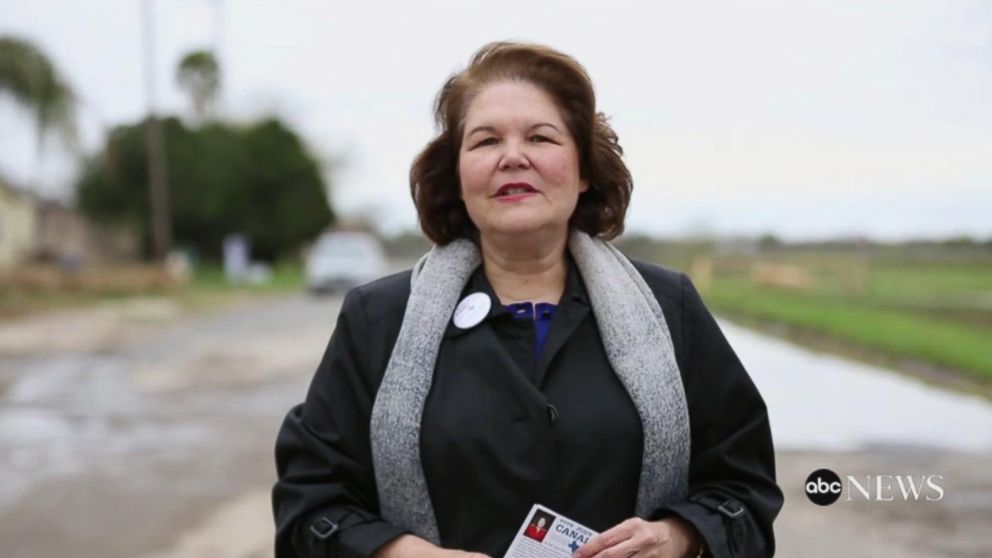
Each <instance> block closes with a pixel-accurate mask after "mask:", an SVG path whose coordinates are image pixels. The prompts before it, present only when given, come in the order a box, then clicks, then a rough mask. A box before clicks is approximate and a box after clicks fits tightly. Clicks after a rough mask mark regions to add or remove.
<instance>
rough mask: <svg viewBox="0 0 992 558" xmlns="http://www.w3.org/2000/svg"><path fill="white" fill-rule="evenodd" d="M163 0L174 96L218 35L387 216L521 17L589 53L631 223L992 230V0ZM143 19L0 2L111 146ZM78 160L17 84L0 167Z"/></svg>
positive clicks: (131, 112)
mask: <svg viewBox="0 0 992 558" xmlns="http://www.w3.org/2000/svg"><path fill="white" fill-rule="evenodd" d="M152 4H153V6H154V12H155V14H156V24H157V25H156V33H157V35H156V45H157V58H158V60H157V66H156V72H155V75H156V79H157V87H156V97H157V99H158V105H159V107H160V109H161V110H162V111H164V112H170V113H188V111H189V104H188V100H187V98H186V97H185V96H184V95H183V94H182V93H181V92H180V91H179V90H178V88H177V87H176V85H175V81H174V74H175V67H176V64H177V62H178V60H179V59H180V57H181V56H182V55H183V54H184V53H185V52H188V51H189V50H191V49H195V48H203V47H210V46H211V45H215V44H216V46H217V48H218V50H219V52H220V58H221V64H222V68H223V71H224V88H225V89H224V92H223V99H222V103H223V105H222V106H223V112H224V113H225V114H227V115H229V116H231V117H234V118H238V119H246V118H251V117H256V116H259V115H263V114H268V113H275V114H278V115H279V116H281V117H283V118H286V119H287V120H289V121H290V122H291V123H292V124H293V125H295V126H296V127H297V129H299V130H300V131H301V133H302V134H303V135H304V137H305V138H306V140H307V142H308V144H309V145H310V147H311V149H312V151H313V152H314V153H315V154H316V155H318V156H319V157H321V158H322V159H323V160H327V161H330V160H338V159H340V160H343V161H344V165H343V166H341V165H339V167H338V169H337V170H336V171H335V172H334V173H333V175H332V177H331V178H332V181H333V189H334V191H333V200H334V203H335V206H336V207H337V208H339V210H340V211H342V212H344V213H347V212H362V213H365V214H370V215H374V216H375V217H376V218H378V219H379V220H381V222H382V223H383V227H384V228H385V229H386V230H387V231H396V230H398V229H401V228H405V227H413V226H415V223H416V216H415V213H414V211H413V207H412V203H411V202H410V199H409V195H408V193H407V191H408V185H407V174H408V171H409V165H410V162H411V160H412V159H413V157H414V155H415V154H416V153H417V151H418V150H419V149H420V148H421V147H422V146H423V145H424V143H426V142H427V141H428V140H429V139H430V137H431V135H432V134H433V133H434V128H433V121H432V118H431V102H432V100H433V98H434V95H435V94H436V92H437V89H438V88H439V87H440V85H441V84H442V83H443V82H444V80H445V79H446V78H447V77H448V75H449V74H450V73H452V72H453V71H456V70H458V69H460V68H462V67H464V65H465V63H466V62H467V60H468V58H469V57H470V56H471V54H472V53H473V52H474V51H475V50H476V49H477V48H478V47H480V46H481V45H483V44H484V43H486V42H488V41H492V40H500V39H512V38H515V39H524V40H529V41H534V42H540V43H544V44H547V45H550V46H552V47H555V48H558V49H560V50H563V51H565V52H567V53H569V54H571V55H573V56H575V57H576V58H577V59H578V60H579V61H580V62H581V63H583V64H584V65H585V66H586V68H587V69H588V70H589V72H590V74H591V75H592V77H593V80H594V82H595V86H596V90H597V94H598V103H599V109H600V110H602V111H604V112H605V113H607V114H608V115H610V116H611V117H612V122H613V125H614V128H615V129H616V131H617V132H618V134H619V135H620V140H621V144H622V145H623V146H624V148H625V150H626V153H627V162H628V165H629V166H630V169H631V171H632V173H633V175H634V184H635V186H634V197H633V201H632V205H631V210H630V213H629V215H628V229H629V230H631V231H638V232H647V233H655V234H663V235H680V234H686V233H699V232H709V233H730V234H752V235H753V234H762V233H765V232H772V233H776V234H779V235H781V236H784V237H787V238H792V239H808V238H824V237H830V236H837V235H868V236H871V237H873V238H878V239H900V238H906V237H945V236H950V235H956V234H972V235H977V236H980V237H989V236H992V217H990V215H992V2H989V1H976V2H965V1H943V0H937V1H933V2H921V1H902V0H900V1H891V2H881V1H868V0H864V1H858V2H837V1H835V0H834V1H824V2H774V3H767V2H757V3H756V2H737V3H733V4H731V3H705V4H704V3H701V2H688V1H686V2H679V3H675V2H622V1H612V2H601V1H600V2H586V3H583V2H576V1H574V0H573V1H569V2H538V1H535V0H530V1H524V2H517V1H502V2H485V3H475V2H467V1H465V0H462V1H444V2H441V1H438V2H425V1H419V2H392V3H382V2H335V1H330V0H327V1H323V2H302V1H288V0H282V1H276V0H271V1H262V0H257V1H256V0H237V1H236V0H220V1H218V2H216V3H215V2H211V1H208V0H186V1H179V0H152ZM214 6H217V7H218V9H216V10H215V9H214ZM141 23H142V20H141V10H140V3H139V2H138V1H137V0H101V1H97V0H90V1H83V0H74V1H69V0H65V1H56V0H32V1H30V2H25V1H17V0H0V34H15V35H19V36H22V37H25V38H28V39H30V40H32V41H34V42H35V43H36V44H37V45H38V46H40V47H41V48H42V49H43V50H45V51H46V52H47V53H48V54H49V55H50V56H51V58H52V59H53V60H54V62H55V63H56V64H57V65H58V67H59V69H61V71H62V72H63V73H64V74H65V75H66V76H67V79H68V81H69V82H70V84H71V85H72V87H74V88H75V89H76V90H77V91H78V92H79V93H80V96H81V97H82V100H83V104H82V105H81V107H80V120H81V123H82V125H83V140H84V145H85V146H86V148H87V149H88V150H90V151H95V150H96V149H97V148H98V146H99V145H100V143H101V142H100V139H101V135H102V133H103V132H102V130H103V128H104V127H107V126H113V125H115V124H118V123H122V122H131V121H134V120H136V119H138V118H140V117H141V115H142V114H143V113H144V111H145V108H146V95H145V89H144V82H143V78H142V75H143V74H142V72H143V56H142V48H141V46H142V42H141V41H142V35H141V29H142V25H141ZM51 151H52V152H57V151H58V146H57V145H54V144H53V147H52V148H51ZM61 159H64V158H60V157H58V156H57V155H54V156H49V157H48V158H46V161H48V160H51V162H50V163H49V164H48V165H47V166H46V168H45V169H44V170H38V165H37V164H36V162H35V150H34V136H33V130H32V127H31V122H30V120H29V119H28V118H27V117H26V116H25V115H24V114H23V113H22V112H21V111H19V110H18V108H17V107H16V106H15V105H14V104H13V102H12V101H10V99H9V98H6V97H4V98H0V173H2V174H3V175H5V176H8V177H10V178H12V179H13V180H15V181H17V182H19V183H27V182H33V181H35V180H36V178H37V177H39V176H40V177H41V181H42V182H43V188H44V189H45V191H46V192H49V193H59V192H65V191H66V189H67V188H68V184H69V183H70V182H71V167H70V166H69V165H68V163H67V162H65V161H62V160H61Z"/></svg>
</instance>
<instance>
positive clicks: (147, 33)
mask: <svg viewBox="0 0 992 558" xmlns="http://www.w3.org/2000/svg"><path fill="white" fill-rule="evenodd" d="M152 2H153V0H144V1H143V2H142V3H141V15H142V19H143V20H144V22H143V23H144V39H145V40H144V47H145V48H144V51H145V99H146V102H147V104H148V122H147V125H146V126H145V132H146V136H145V147H146V148H147V152H148V186H149V195H150V201H151V203H150V208H151V225H152V247H153V251H154V256H155V259H156V260H158V261H163V260H164V259H165V256H166V255H167V254H168V253H169V250H170V249H172V218H171V211H170V209H169V179H168V169H167V168H166V164H165V139H164V138H163V136H162V123H161V122H160V121H159V119H158V116H157V115H156V98H155V13H154V12H155V7H154V6H153V5H152Z"/></svg>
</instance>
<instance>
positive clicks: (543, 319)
mask: <svg viewBox="0 0 992 558" xmlns="http://www.w3.org/2000/svg"><path fill="white" fill-rule="evenodd" d="M503 307H504V308H506V309H507V310H508V311H509V312H510V313H511V314H513V318H514V319H516V320H532V321H533V322H534V334H535V337H536V339H535V341H536V343H535V344H534V347H535V349H536V350H535V355H534V357H535V358H534V360H535V361H536V362H540V361H541V353H542V352H543V351H544V342H545V341H547V340H548V332H549V331H551V318H552V317H553V316H554V315H555V308H557V307H556V306H555V305H554V304H551V303H548V302H539V303H537V304H536V305H535V304H532V303H530V302H518V303H516V304H507V305H504V306H503Z"/></svg>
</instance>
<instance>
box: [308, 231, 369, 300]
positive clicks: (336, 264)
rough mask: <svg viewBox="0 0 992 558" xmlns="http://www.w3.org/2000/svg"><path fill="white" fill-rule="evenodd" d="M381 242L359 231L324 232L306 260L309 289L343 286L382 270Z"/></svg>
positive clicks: (339, 288)
mask: <svg viewBox="0 0 992 558" xmlns="http://www.w3.org/2000/svg"><path fill="white" fill-rule="evenodd" d="M387 270H388V264H387V261H386V255H385V252H383V250H382V244H380V243H379V240H378V239H376V237H374V236H372V235H370V234H368V233H363V232H329V233H324V234H322V235H321V236H320V238H318V239H317V241H316V242H314V244H313V247H312V248H311V249H310V253H309V254H308V255H307V262H306V282H307V288H308V289H309V290H310V292H313V293H324V292H333V291H338V290H342V291H343V290H347V289H350V288H351V287H354V286H357V285H361V284H363V283H367V282H369V281H372V280H373V279H378V278H379V277H382V276H383V275H385V274H386V272H387Z"/></svg>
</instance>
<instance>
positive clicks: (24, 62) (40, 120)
mask: <svg viewBox="0 0 992 558" xmlns="http://www.w3.org/2000/svg"><path fill="white" fill-rule="evenodd" d="M0 92H6V93H8V94H10V95H11V96H12V97H13V98H14V100H15V101H17V102H18V103H19V104H21V105H22V106H23V107H24V108H26V109H27V110H28V111H30V112H32V113H33V114H34V121H35V132H36V140H37V145H38V154H39V160H40V158H41V153H42V147H43V146H44V143H45V137H46V136H47V134H48V133H49V132H50V131H56V132H58V135H59V136H60V137H61V138H62V140H63V141H65V143H66V146H67V147H69V148H70V149H72V150H75V149H76V147H77V138H78V136H77V131H76V95H75V94H74V93H73V91H72V88H71V87H70V86H69V85H68V83H66V81H65V79H63V77H62V76H61V75H60V74H59V72H58V70H56V68H55V66H54V65H53V64H52V62H51V60H49V59H48V57H47V56H46V55H45V53H44V52H42V51H41V50H40V49H38V47H36V46H34V45H33V44H32V43H31V42H29V41H27V40H24V39H19V38H16V37H0Z"/></svg>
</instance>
